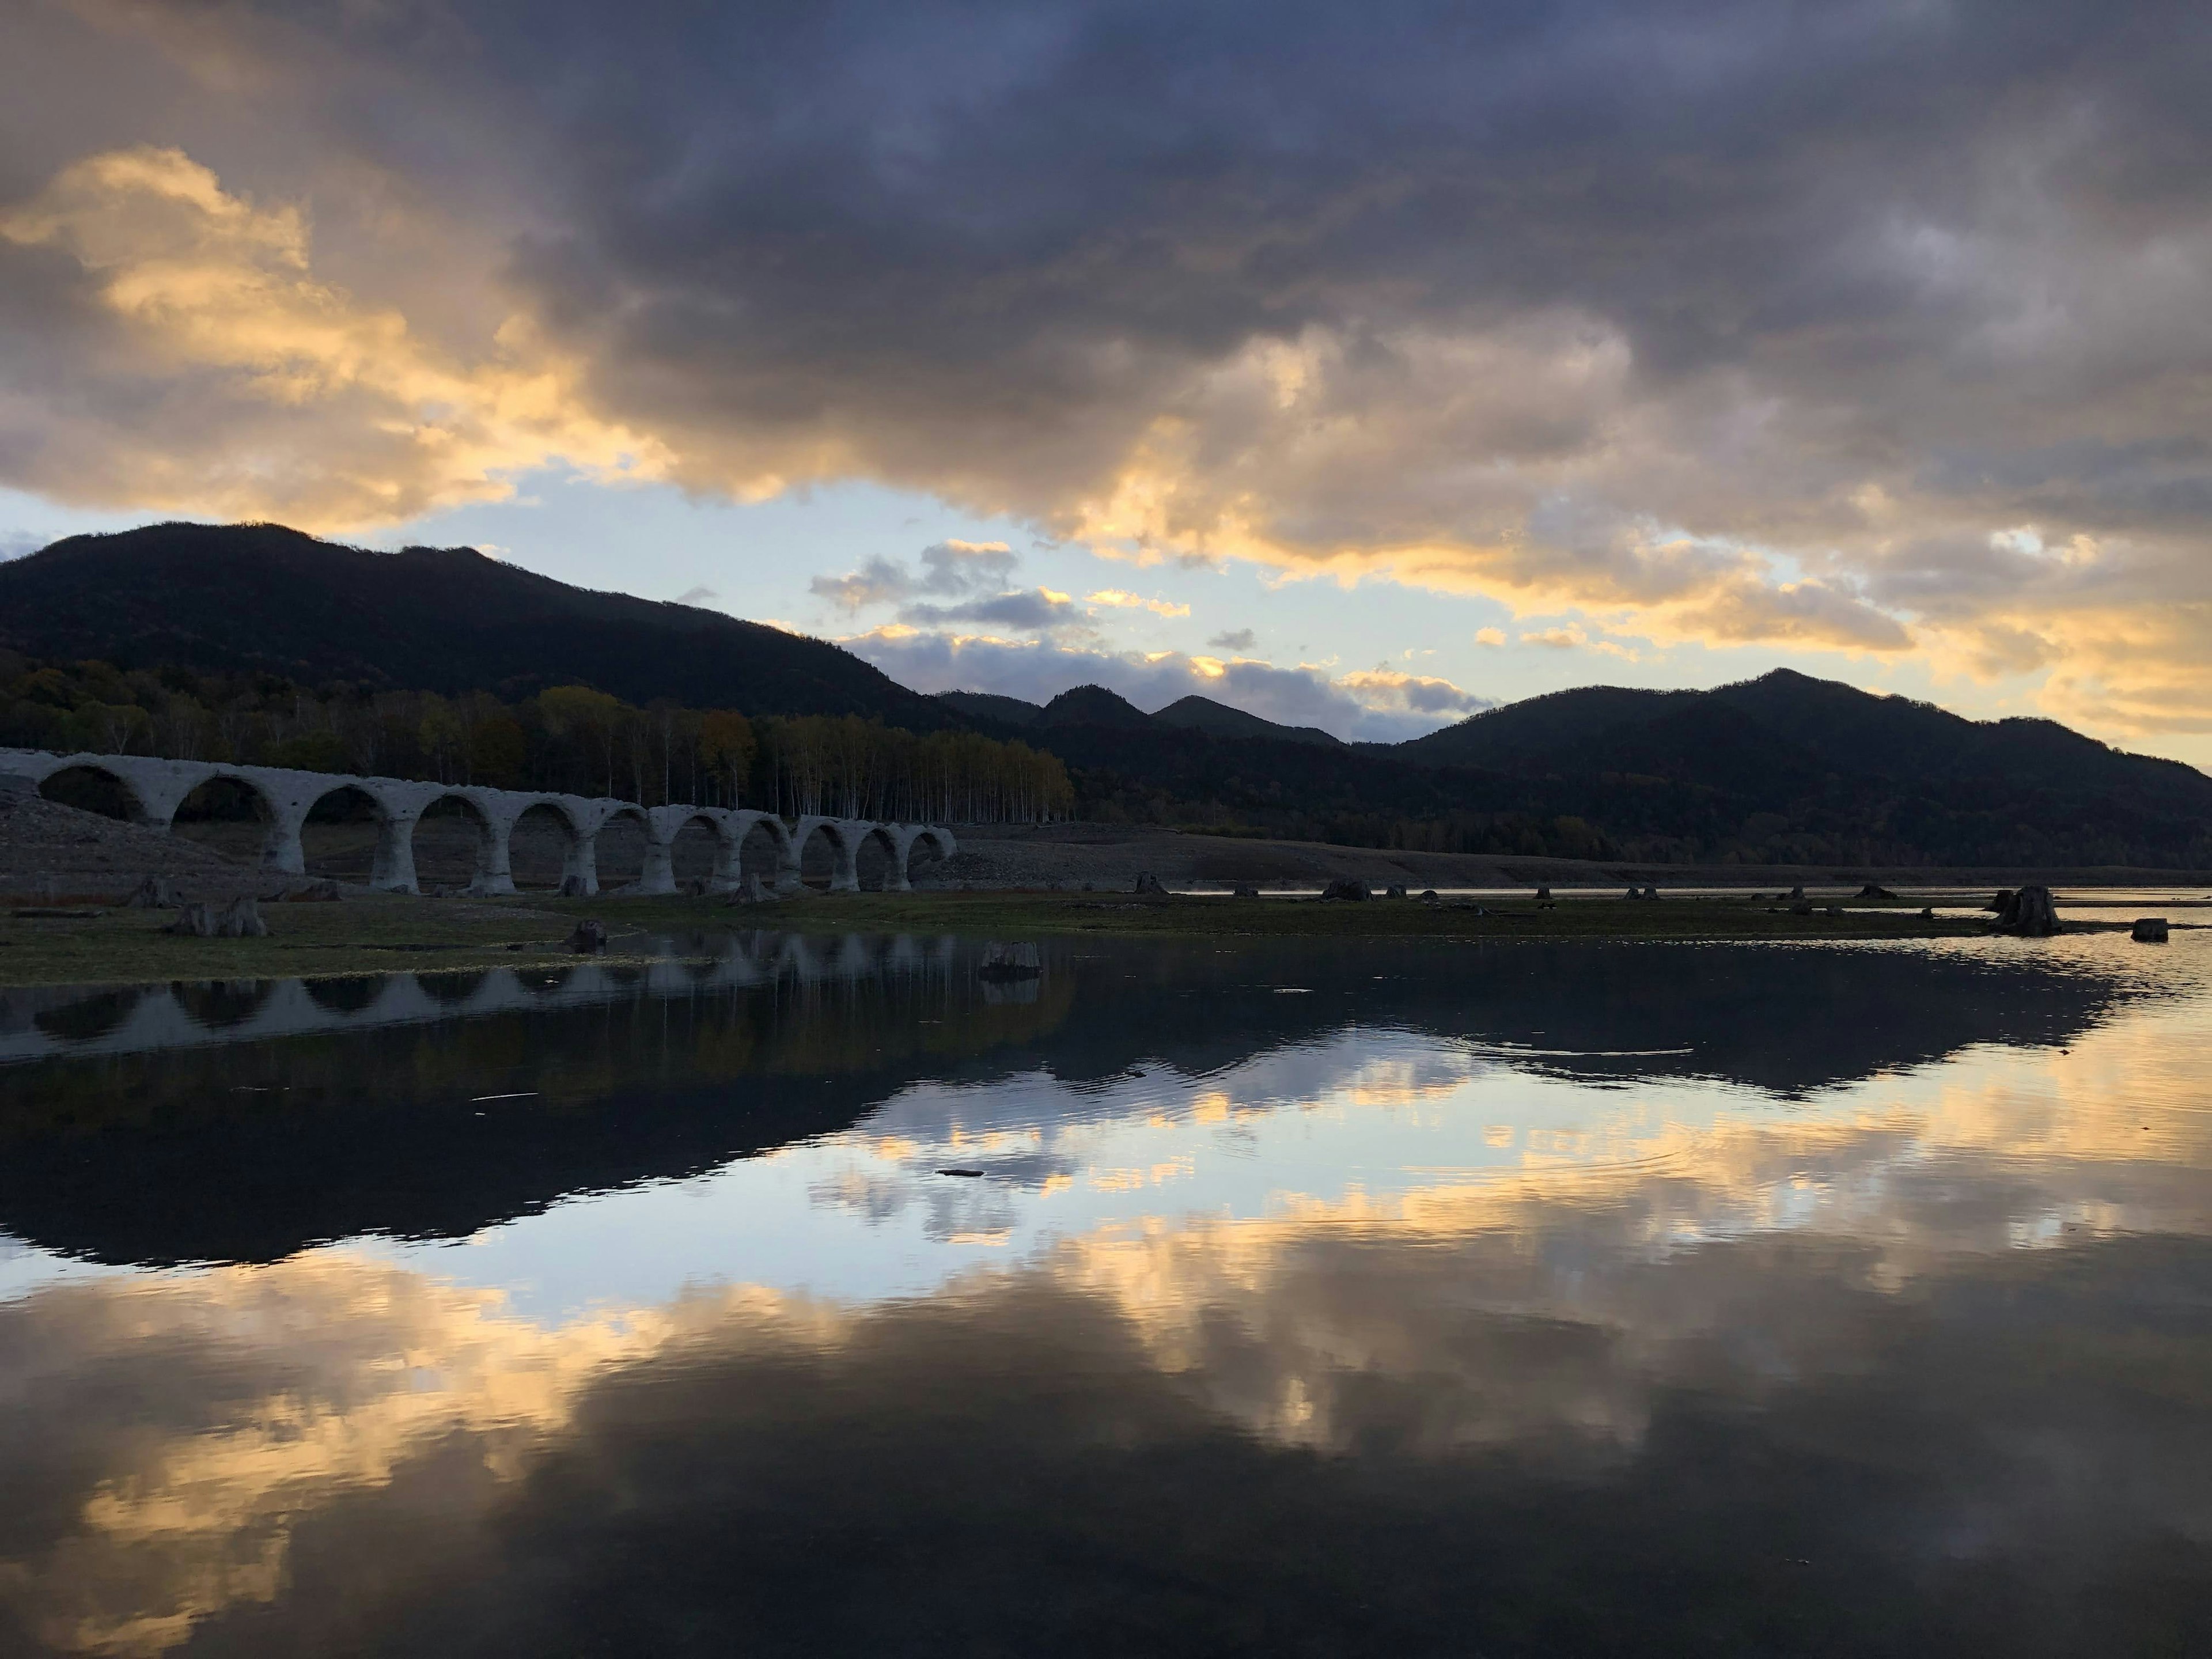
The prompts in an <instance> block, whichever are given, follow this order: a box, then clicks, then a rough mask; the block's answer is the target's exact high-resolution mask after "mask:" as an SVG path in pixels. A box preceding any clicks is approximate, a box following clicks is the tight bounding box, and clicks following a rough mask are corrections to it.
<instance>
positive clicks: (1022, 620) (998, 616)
mask: <svg viewBox="0 0 2212 1659" xmlns="http://www.w3.org/2000/svg"><path fill="white" fill-rule="evenodd" d="M899 620H900V621H901V622H902V623H908V624H911V625H914V626H918V627H927V628H942V627H944V626H945V624H947V623H980V624H984V625H988V626H994V627H999V628H1011V629H1014V630H1015V631H1017V632H1018V633H1025V634H1043V633H1049V632H1051V631H1053V630H1054V629H1061V628H1067V627H1072V626H1076V625H1079V624H1081V623H1083V621H1084V612H1083V609H1082V607H1081V606H1080V605H1077V604H1076V603H1075V602H1074V601H1073V599H1070V598H1068V596H1067V595H1066V594H1065V593H1054V592H1050V591H1049V590H1048V589H1045V588H1042V587H1033V588H1030V589H1028V590H1026V591H1024V592H1014V593H994V594H993V595H992V596H991V597H990V598H989V599H970V600H969V601H968V602H967V603H966V604H964V605H907V606H905V607H904V608H902V610H901V611H899Z"/></svg>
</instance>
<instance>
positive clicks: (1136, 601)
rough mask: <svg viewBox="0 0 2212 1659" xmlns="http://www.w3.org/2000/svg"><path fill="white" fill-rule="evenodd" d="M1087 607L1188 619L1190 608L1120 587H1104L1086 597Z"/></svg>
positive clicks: (1084, 600) (1087, 594)
mask: <svg viewBox="0 0 2212 1659" xmlns="http://www.w3.org/2000/svg"><path fill="white" fill-rule="evenodd" d="M1083 602H1084V603H1085V605H1105V606H1107V607H1108V608H1109V609H1110V610H1116V611H1151V612H1152V614H1153V615H1154V616H1155V617H1188V615H1190V607H1189V606H1188V605H1177V604H1176V603H1175V602H1173V601H1172V600H1169V599H1146V597H1145V596H1144V595H1143V594H1141V593H1132V592H1127V590H1126V589H1123V588H1119V587H1102V588H1100V589H1099V590H1098V592H1096V593H1086V594H1085V595H1084V599H1083Z"/></svg>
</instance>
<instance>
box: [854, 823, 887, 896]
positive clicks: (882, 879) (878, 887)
mask: <svg viewBox="0 0 2212 1659" xmlns="http://www.w3.org/2000/svg"><path fill="white" fill-rule="evenodd" d="M853 868H854V874H856V875H857V876H858V877H859V878H860V890H861V891H862V892H864V893H880V892H882V891H883V890H884V889H885V888H887V887H891V886H896V882H894V881H893V880H892V879H891V877H892V874H893V872H896V870H897V868H898V848H896V847H895V846H893V845H892V844H891V838H890V834H889V832H887V831H885V830H882V829H871V830H869V831H868V833H867V834H866V835H865V836H861V837H860V845H859V846H858V847H856V848H854V849H853Z"/></svg>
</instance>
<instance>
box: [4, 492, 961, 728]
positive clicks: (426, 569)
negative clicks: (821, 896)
mask: <svg viewBox="0 0 2212 1659" xmlns="http://www.w3.org/2000/svg"><path fill="white" fill-rule="evenodd" d="M0 645H4V646H7V647H11V648H13V649H15V650H16V651H19V652H21V653H24V654H25V655H26V656H32V657H49V658H56V657H58V658H65V659H86V658H96V659H101V660H104V661H107V662H112V663H115V664H117V665H119V666H123V667H126V668H127V667H151V666H154V665H158V664H161V663H176V664H179V665H184V666H186V667H190V668H193V669H197V670H199V671H222V672H233V673H234V672H240V671H267V672H270V673H273V674H281V675H283V676H284V677H286V678H290V679H294V680H298V681H301V682H304V683H306V684H310V685H322V684H329V683H330V682H332V681H337V680H344V681H351V682H356V683H359V684H367V685H370V686H374V687H377V688H386V687H389V688H395V689H400V688H404V689H406V690H418V691H447V692H451V691H463V690H489V691H497V692H500V693H501V694H502V695H504V696H510V697H512V696H526V695H528V694H529V693H531V692H533V691H536V690H542V689H543V688H544V687H546V686H550V685H563V684H585V685H591V686H595V687H597V688H598V689H599V690H602V691H609V692H612V693H613V694H614V695H615V696H619V697H623V698H625V699H627V700H628V701H629V702H636V703H646V702H651V701H653V699H654V698H656V697H670V698H673V699H675V700H677V701H678V702H684V703H687V704H690V705H692V706H694V707H700V708H739V709H743V710H744V712H745V713H747V714H860V715H867V716H873V717H875V718H878V719H881V720H884V721H886V722H888V723H890V724H891V725H895V726H906V727H908V728H909V729H911V730H915V731H931V730H935V729H937V728H939V727H943V726H954V725H958V724H960V723H961V722H960V721H959V720H958V719H957V716H954V715H952V714H949V713H948V711H947V710H945V708H943V707H941V706H940V705H939V703H938V702H936V701H935V700H933V699H932V698H929V697H925V696H921V695H920V694H919V693H916V692H914V691H909V690H907V688H906V687H904V686H902V685H901V684H898V683H897V682H896V681H895V680H893V679H891V678H890V677H889V676H887V675H885V674H884V673H883V672H882V671H879V670H878V669H876V668H874V667H872V666H871V665H869V664H867V663H865V662H862V661H861V660H860V659H859V658H858V657H855V656H854V655H853V654H852V653H849V652H848V651H844V650H841V649H840V648H839V647H836V646H834V645H830V644H829V643H827V642H825V641H821V640H811V639H807V638H805V637H803V636H801V635H795V634H787V633H785V632H783V631H782V630H781V629H775V628H768V627H764V626H763V625H762V624H760V623H750V622H740V621H738V619H737V618H736V617H726V616H724V615H723V614H722V613H721V612H720V611H702V610H697V609H696V608H694V607H691V606H689V605H668V604H661V603H657V602H655V601H653V600H650V599H633V598H631V597H629V595H627V594H622V593H599V592H592V591H590V590H588V589H586V588H580V587H571V586H568V585H567V584H566V583H564V582H557V581H555V580H552V579H551V578H550V577H547V576H540V575H535V574H532V573H531V572H529V571H527V570H522V569H519V568H516V567H515V566H513V565H509V564H502V563H501V562H499V561H498V560H496V559H491V558H487V557H486V556H484V555H483V554H481V553H478V552H477V551H476V550H474V549H473V548H467V547H447V548H434V547H410V548H406V549H404V550H401V551H400V552H398V553H373V552H369V551H367V550H363V549H362V548H357V547H347V546H343V545H341V544H337V543H334V542H325V541H319V540H318V539H316V538H314V537H312V536H307V535H302V534H301V532H298V531H295V530H287V529H285V528H283V526H277V525H195V524H163V525H152V526H147V527H146V528H143V529H140V530H129V531H125V532H121V533H119V534H117V535H112V536H71V537H70V538H66V539H65V540H63V541H58V542H56V543H54V544H52V546H50V547H47V548H46V549H44V550H42V551H40V552H37V553H33V554H29V555H27V556H24V557H22V558H20V559H15V560H11V561H9V562H6V563H0Z"/></svg>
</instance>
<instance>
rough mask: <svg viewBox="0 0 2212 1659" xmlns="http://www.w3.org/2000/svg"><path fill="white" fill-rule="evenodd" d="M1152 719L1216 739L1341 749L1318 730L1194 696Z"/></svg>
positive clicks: (1161, 709) (1153, 714)
mask: <svg viewBox="0 0 2212 1659" xmlns="http://www.w3.org/2000/svg"><path fill="white" fill-rule="evenodd" d="M1152 718H1153V719H1154V720H1158V721H1159V722H1160V723H1161V724H1162V725H1163V726H1183V727H1185V728H1187V729H1188V730H1190V731H1193V732H1212V734H1213V735H1214V736H1215V737H1217V738H1273V739H1275V740H1276V741H1278V742H1281V743H1310V744H1319V745H1320V746H1321V747H1322V748H1324V749H1340V748H1342V747H1343V746H1344V745H1343V744H1342V743H1341V742H1340V741H1339V740H1338V739H1337V738H1335V737H1334V736H1333V735H1332V734H1330V733H1329V732H1324V731H1322V729H1321V727H1319V726H1278V725H1277V724H1276V723H1275V722H1274V721H1273V720H1261V718H1260V717H1259V716H1258V715H1257V714H1246V713H1245V712H1244V711H1243V709H1241V708H1231V707H1230V706H1229V705H1228V704H1227V703H1225V702H1214V700H1213V699H1212V698H1211V697H1201V696H1198V695H1197V694H1196V693H1193V694H1192V695H1191V696H1188V697H1184V698H1182V699H1181V700H1179V701H1177V702H1171V703H1170V704H1169V705H1168V706H1167V707H1166V708H1157V709H1154V710H1153V711H1152Z"/></svg>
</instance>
